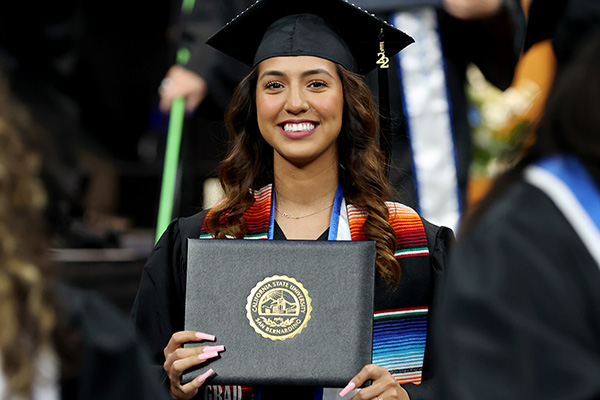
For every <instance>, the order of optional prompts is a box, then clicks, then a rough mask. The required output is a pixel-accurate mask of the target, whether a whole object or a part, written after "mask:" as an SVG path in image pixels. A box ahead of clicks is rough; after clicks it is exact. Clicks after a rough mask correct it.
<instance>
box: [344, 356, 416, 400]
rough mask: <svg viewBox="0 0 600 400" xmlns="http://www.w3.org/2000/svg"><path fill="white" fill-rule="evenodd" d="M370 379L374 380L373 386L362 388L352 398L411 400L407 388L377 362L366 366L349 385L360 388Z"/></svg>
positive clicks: (360, 399)
mask: <svg viewBox="0 0 600 400" xmlns="http://www.w3.org/2000/svg"><path fill="white" fill-rule="evenodd" d="M369 379H371V380H372V381H373V383H372V384H371V386H367V387H365V388H363V389H361V390H360V391H359V392H358V393H357V394H356V396H354V397H353V398H352V400H371V399H373V400H381V399H383V400H410V397H409V396H408V393H407V392H406V390H404V388H403V387H402V386H400V384H399V383H398V382H397V381H396V379H394V377H393V376H392V375H391V374H390V373H389V371H388V370H387V369H385V368H384V367H380V366H378V365H375V364H369V365H367V366H365V367H364V368H363V369H362V370H361V371H360V372H359V373H358V374H357V375H356V376H355V377H354V378H352V380H351V381H350V383H349V384H348V386H350V387H352V386H353V387H352V389H354V388H358V387H360V386H361V385H362V384H364V383H365V382H366V381H367V380H369ZM348 386H347V387H348ZM340 395H341V393H340Z"/></svg>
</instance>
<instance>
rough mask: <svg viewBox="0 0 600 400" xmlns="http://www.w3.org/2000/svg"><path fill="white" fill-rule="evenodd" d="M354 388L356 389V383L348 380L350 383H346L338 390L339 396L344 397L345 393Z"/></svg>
mask: <svg viewBox="0 0 600 400" xmlns="http://www.w3.org/2000/svg"><path fill="white" fill-rule="evenodd" d="M354 389H356V383H354V382H352V381H350V383H349V384H347V385H346V387H345V388H344V389H342V391H341V392H340V397H344V396H345V395H347V394H348V393H350V392H351V391H353V390H354Z"/></svg>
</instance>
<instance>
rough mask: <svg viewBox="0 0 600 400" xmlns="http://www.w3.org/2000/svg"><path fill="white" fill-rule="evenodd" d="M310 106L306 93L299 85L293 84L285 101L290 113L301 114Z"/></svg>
mask: <svg viewBox="0 0 600 400" xmlns="http://www.w3.org/2000/svg"><path fill="white" fill-rule="evenodd" d="M308 108H309V105H308V101H307V98H306V93H304V91H303V90H302V88H301V87H299V86H298V85H293V86H292V87H291V88H290V89H289V90H288V97H287V99H286V103H285V109H286V111H287V112H289V113H290V114H294V115H297V114H300V113H302V112H305V111H307V110H308Z"/></svg>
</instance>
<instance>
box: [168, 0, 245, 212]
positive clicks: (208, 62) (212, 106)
mask: <svg viewBox="0 0 600 400" xmlns="http://www.w3.org/2000/svg"><path fill="white" fill-rule="evenodd" d="M253 3H254V1H253V0H196V1H195V3H194V7H193V9H192V10H191V11H190V12H182V13H181V14H180V17H179V20H178V23H177V26H176V29H174V33H175V35H174V36H175V38H174V42H175V43H176V45H177V47H178V48H185V49H187V51H189V60H188V61H187V63H186V64H185V65H184V66H182V65H178V64H175V58H176V57H175V55H173V56H172V63H173V64H174V65H172V66H171V67H170V68H169V70H168V71H167V73H166V74H165V77H164V79H163V80H162V83H161V85H160V88H159V94H160V109H161V110H162V111H163V112H165V113H166V112H168V111H169V110H170V108H171V103H172V102H173V100H174V99H175V98H176V97H184V99H185V101H186V111H187V112H188V114H191V115H192V116H191V118H190V120H189V124H188V127H187V131H186V132H189V133H188V134H186V135H185V136H184V138H183V144H182V158H183V160H184V167H183V168H184V170H183V176H184V180H183V190H181V191H180V192H181V194H180V195H181V196H182V198H181V209H180V212H179V214H180V215H188V214H189V213H193V212H197V211H198V210H200V209H201V207H202V206H203V204H202V197H203V194H204V193H203V191H202V190H203V189H202V183H203V181H204V180H205V179H206V178H211V177H216V171H215V169H216V165H217V163H218V162H219V161H221V159H222V157H223V156H224V154H225V150H226V148H227V146H226V145H227V133H226V130H225V126H224V122H223V119H224V116H225V109H226V107H227V105H228V104H229V100H230V98H231V95H232V94H233V89H234V88H235V86H236V85H237V84H238V83H239V82H240V81H241V79H242V78H243V77H244V76H245V75H246V74H247V73H248V72H249V68H248V67H247V66H246V65H244V64H242V63H240V62H239V61H237V60H235V59H233V58H231V57H229V56H227V55H225V54H223V53H221V52H218V51H216V50H215V49H213V48H211V47H210V46H208V45H207V44H206V43H205V42H206V40H207V39H208V38H209V37H210V36H211V35H212V34H214V33H215V32H216V31H217V30H219V28H220V27H221V26H223V25H225V23H227V22H229V21H230V20H232V19H233V18H234V17H235V16H236V15H237V14H239V13H240V12H241V11H242V10H245V9H246V8H248V7H249V6H250V5H251V4H253ZM207 206H210V205H207Z"/></svg>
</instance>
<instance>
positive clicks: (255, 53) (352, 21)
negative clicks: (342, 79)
mask: <svg viewBox="0 0 600 400" xmlns="http://www.w3.org/2000/svg"><path fill="white" fill-rule="evenodd" d="M307 14H312V15H307ZM315 16H317V17H315ZM319 17H320V18H319ZM381 39H383V40H381ZM380 42H384V49H385V55H386V56H387V57H390V56H393V55H394V54H396V53H397V52H399V51H400V50H402V49H403V48H404V47H406V46H407V45H409V44H411V43H412V42H413V39H412V38H411V37H410V36H408V35H406V34H405V33H404V32H402V31H400V30H398V29H396V28H394V27H393V26H391V25H389V24H388V23H386V22H384V21H382V20H381V19H379V18H377V17H376V16H374V15H372V14H370V13H369V12H367V11H366V10H363V9H361V8H359V7H356V6H354V5H353V4H351V3H349V2H347V1H345V0H258V1H257V2H256V3H254V4H253V5H252V6H250V7H249V8H248V9H246V10H245V11H243V12H242V13H241V14H240V15H238V16H237V17H236V18H234V19H233V20H232V21H231V22H229V23H228V24H227V25H225V26H224V27H223V28H221V30H219V31H218V32H217V33H216V34H214V35H213V36H212V37H211V38H210V39H208V41H207V43H208V44H209V45H210V46H212V47H214V48H216V49H217V50H220V51H222V52H224V53H226V54H228V55H230V56H232V57H233V58H235V59H237V60H239V61H241V62H243V63H245V64H247V65H250V66H255V65H256V64H258V63H259V62H260V61H262V60H265V59H267V58H270V57H277V56H298V55H310V56H316V57H321V58H325V59H328V60H331V61H334V62H336V63H338V64H341V65H342V66H344V67H346V68H347V69H349V70H351V71H353V72H358V73H362V74H365V73H367V72H369V71H370V70H372V69H373V68H375V67H376V66H377V61H378V60H379V59H380V58H381V55H379V53H380V50H381V47H380Z"/></svg>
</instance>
